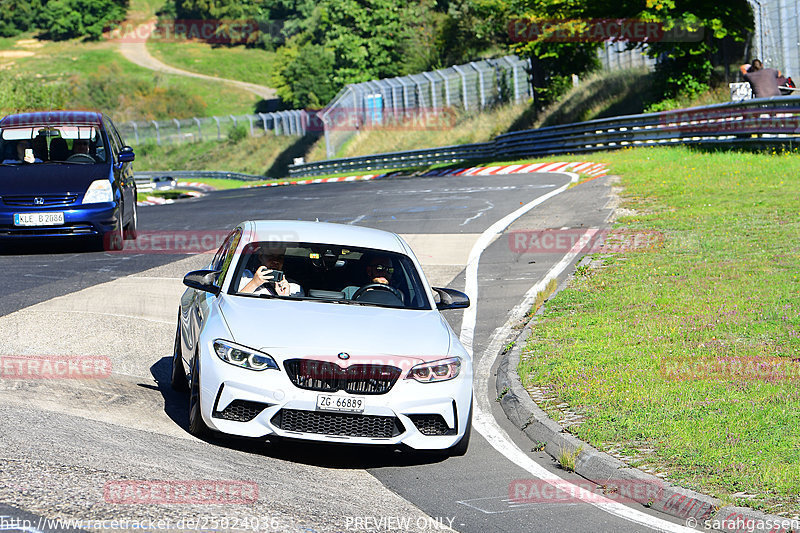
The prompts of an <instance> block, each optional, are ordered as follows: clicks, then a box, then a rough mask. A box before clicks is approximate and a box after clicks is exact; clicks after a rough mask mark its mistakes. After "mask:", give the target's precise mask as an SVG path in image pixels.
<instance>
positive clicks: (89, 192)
mask: <svg viewBox="0 0 800 533" xmlns="http://www.w3.org/2000/svg"><path fill="white" fill-rule="evenodd" d="M113 201H114V190H113V189H112V188H111V182H110V181H108V180H95V181H93V182H92V184H91V185H89V188H88V189H86V194H85V195H84V196H83V203H84V204H102V203H106V202H113Z"/></svg>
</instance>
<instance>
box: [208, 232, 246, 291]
mask: <svg viewBox="0 0 800 533" xmlns="http://www.w3.org/2000/svg"><path fill="white" fill-rule="evenodd" d="M241 236H242V230H241V228H236V229H234V230H233V231H231V232H230V234H229V235H228V236H227V237H226V238H225V242H223V243H222V246H220V247H219V250H217V253H216V254H215V255H214V259H213V260H212V261H211V270H219V271H220V275H219V276H217V284H218V285H222V282H223V281H224V280H225V274H226V273H227V272H228V268H229V267H230V265H231V261H232V260H233V254H234V253H235V252H236V247H237V246H238V245H239V239H240V238H241Z"/></svg>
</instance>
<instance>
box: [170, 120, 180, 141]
mask: <svg viewBox="0 0 800 533" xmlns="http://www.w3.org/2000/svg"><path fill="white" fill-rule="evenodd" d="M172 122H174V123H175V127H177V128H178V142H180V140H181V122H180V120H178V119H177V118H173V119H172Z"/></svg>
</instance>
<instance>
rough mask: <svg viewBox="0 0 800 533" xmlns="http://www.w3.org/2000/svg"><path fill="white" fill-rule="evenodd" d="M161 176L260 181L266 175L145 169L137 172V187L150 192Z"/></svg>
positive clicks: (175, 178)
mask: <svg viewBox="0 0 800 533" xmlns="http://www.w3.org/2000/svg"><path fill="white" fill-rule="evenodd" d="M159 178H173V179H174V180H181V181H191V180H198V179H204V178H216V179H230V180H241V181H260V180H265V179H267V177H266V176H256V175H253V174H242V173H241V172H225V171H221V170H145V171H141V172H136V173H135V174H134V179H135V180H136V188H137V189H138V190H139V192H148V191H152V190H153V189H155V188H156V184H157V181H158V179H159Z"/></svg>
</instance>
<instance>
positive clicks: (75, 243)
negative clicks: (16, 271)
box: [0, 238, 103, 255]
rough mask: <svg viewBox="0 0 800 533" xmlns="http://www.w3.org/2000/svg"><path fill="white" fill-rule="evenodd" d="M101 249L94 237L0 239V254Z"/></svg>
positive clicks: (62, 252) (53, 252) (66, 252)
mask: <svg viewBox="0 0 800 533" xmlns="http://www.w3.org/2000/svg"><path fill="white" fill-rule="evenodd" d="M101 251H103V247H102V243H100V242H99V241H97V240H96V239H85V238H73V239H41V240H34V239H25V240H13V241H9V240H6V241H3V240H0V255H50V254H74V253H83V252H101Z"/></svg>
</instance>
